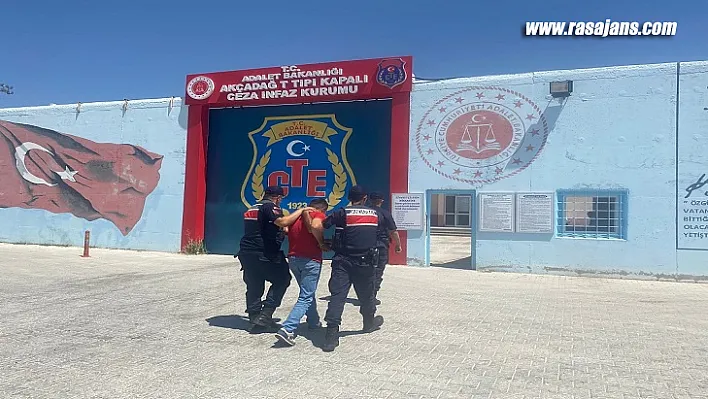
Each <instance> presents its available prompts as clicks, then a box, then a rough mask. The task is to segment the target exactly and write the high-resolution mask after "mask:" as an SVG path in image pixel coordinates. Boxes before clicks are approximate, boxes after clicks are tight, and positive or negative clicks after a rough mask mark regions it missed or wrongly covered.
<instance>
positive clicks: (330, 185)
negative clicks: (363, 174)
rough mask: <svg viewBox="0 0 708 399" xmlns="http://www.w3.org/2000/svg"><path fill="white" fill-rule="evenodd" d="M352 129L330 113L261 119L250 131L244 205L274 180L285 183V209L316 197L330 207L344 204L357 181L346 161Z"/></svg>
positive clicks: (287, 209)
mask: <svg viewBox="0 0 708 399" xmlns="http://www.w3.org/2000/svg"><path fill="white" fill-rule="evenodd" d="M351 134H352V129H350V128H347V127H344V126H342V125H340V124H339V122H337V119H336V117H335V115H334V114H328V115H305V116H280V117H267V118H265V120H264V121H263V124H262V125H261V127H260V128H258V129H256V130H255V131H253V132H250V133H249V139H250V140H251V143H252V144H253V161H252V162H251V168H250V170H249V172H248V174H247V175H246V178H245V179H244V181H243V186H242V188H241V198H242V200H243V203H244V205H246V206H247V207H250V206H251V205H253V204H255V203H256V202H258V201H259V200H260V199H261V198H263V193H264V191H265V187H267V186H274V185H278V186H281V187H283V190H284V192H285V196H284V197H283V201H282V203H281V204H280V206H281V208H282V209H283V211H284V212H286V213H289V212H290V211H293V210H297V209H300V208H304V207H306V206H307V204H308V203H309V202H310V201H311V200H312V199H314V198H325V199H326V200H327V202H328V203H329V210H332V209H335V208H339V207H342V206H346V205H348V204H349V201H348V200H347V199H346V198H347V193H348V192H349V188H350V187H352V186H354V185H356V179H355V177H354V173H352V170H351V168H350V166H349V163H348V162H347V141H348V140H349V137H350V135H351Z"/></svg>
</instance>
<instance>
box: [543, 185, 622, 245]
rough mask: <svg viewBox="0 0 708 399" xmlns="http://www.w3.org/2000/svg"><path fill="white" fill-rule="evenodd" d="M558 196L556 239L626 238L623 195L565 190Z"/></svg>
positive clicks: (618, 193)
mask: <svg viewBox="0 0 708 399" xmlns="http://www.w3.org/2000/svg"><path fill="white" fill-rule="evenodd" d="M557 197H558V215H557V229H556V230H557V235H558V236H560V237H580V238H599V239H602V238H618V239H626V238H627V237H626V235H627V228H626V226H627V210H626V209H627V207H626V205H627V193H626V192H622V191H575V190H564V191H559V192H558V195H557Z"/></svg>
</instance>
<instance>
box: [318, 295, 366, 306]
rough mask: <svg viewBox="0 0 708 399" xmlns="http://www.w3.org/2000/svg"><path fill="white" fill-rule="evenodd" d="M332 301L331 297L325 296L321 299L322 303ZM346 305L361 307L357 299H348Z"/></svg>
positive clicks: (345, 301)
mask: <svg viewBox="0 0 708 399" xmlns="http://www.w3.org/2000/svg"><path fill="white" fill-rule="evenodd" d="M330 299H332V296H331V295H327V296H323V297H322V298H320V300H321V301H329V300H330ZM344 303H348V304H350V305H354V306H359V305H360V303H359V300H358V299H355V298H347V299H345V300H344Z"/></svg>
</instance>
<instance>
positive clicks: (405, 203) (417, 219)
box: [391, 193, 425, 230]
mask: <svg viewBox="0 0 708 399" xmlns="http://www.w3.org/2000/svg"><path fill="white" fill-rule="evenodd" d="M424 195H425V194H422V193H405V194H391V215H392V216H393V221H394V222H396V227H397V228H398V230H423V225H424V223H425V212H424V211H423V196H424Z"/></svg>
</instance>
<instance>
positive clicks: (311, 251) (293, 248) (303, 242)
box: [288, 211, 325, 262]
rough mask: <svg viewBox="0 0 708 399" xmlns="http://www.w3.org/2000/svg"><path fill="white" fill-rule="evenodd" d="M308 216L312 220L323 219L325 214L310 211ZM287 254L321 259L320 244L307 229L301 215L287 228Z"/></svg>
mask: <svg viewBox="0 0 708 399" xmlns="http://www.w3.org/2000/svg"><path fill="white" fill-rule="evenodd" d="M310 216H311V217H312V220H314V219H320V220H324V219H325V214H324V213H322V212H319V211H313V212H310ZM288 256H297V257H300V258H308V259H315V260H318V261H320V262H321V261H322V250H321V249H320V244H318V243H317V239H316V238H315V236H314V235H312V233H310V232H309V231H308V230H307V226H305V221H304V220H303V218H302V217H300V218H299V219H298V220H297V221H296V222H295V223H293V225H292V226H290V228H289V229H288Z"/></svg>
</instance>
